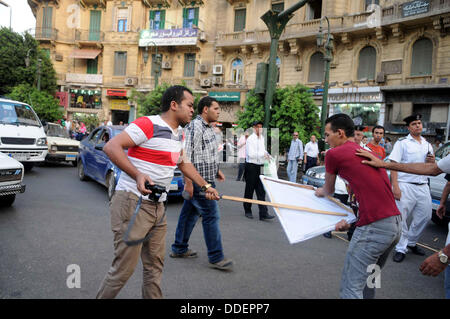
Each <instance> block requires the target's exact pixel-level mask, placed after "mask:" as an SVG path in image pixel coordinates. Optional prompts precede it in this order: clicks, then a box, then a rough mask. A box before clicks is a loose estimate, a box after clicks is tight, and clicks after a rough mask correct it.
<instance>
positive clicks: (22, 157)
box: [8, 154, 28, 162]
mask: <svg viewBox="0 0 450 319" xmlns="http://www.w3.org/2000/svg"><path fill="white" fill-rule="evenodd" d="M8 155H9V156H10V157H12V158H14V159H15V160H17V161H19V162H21V161H26V160H27V159H28V157H27V156H26V155H24V154H8Z"/></svg>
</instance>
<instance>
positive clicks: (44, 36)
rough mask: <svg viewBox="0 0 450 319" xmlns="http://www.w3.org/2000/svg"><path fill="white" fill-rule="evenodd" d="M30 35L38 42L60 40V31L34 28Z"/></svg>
mask: <svg viewBox="0 0 450 319" xmlns="http://www.w3.org/2000/svg"><path fill="white" fill-rule="evenodd" d="M30 33H31V35H32V36H33V37H34V38H35V39H36V40H38V41H55V40H56V39H57V38H58V30H57V29H54V28H34V29H31V30H30Z"/></svg>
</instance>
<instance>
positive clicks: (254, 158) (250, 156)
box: [245, 133, 267, 165]
mask: <svg viewBox="0 0 450 319" xmlns="http://www.w3.org/2000/svg"><path fill="white" fill-rule="evenodd" d="M245 146H246V148H245V153H246V162H247V163H252V164H257V165H263V164H264V155H266V154H267V152H266V146H265V144H264V137H263V136H262V135H260V136H259V138H258V136H257V135H256V134H255V133H253V134H252V135H250V136H249V137H248V139H247V143H246V145H245Z"/></svg>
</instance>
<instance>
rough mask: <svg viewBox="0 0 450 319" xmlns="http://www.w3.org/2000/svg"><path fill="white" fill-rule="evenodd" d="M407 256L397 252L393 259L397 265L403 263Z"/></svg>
mask: <svg viewBox="0 0 450 319" xmlns="http://www.w3.org/2000/svg"><path fill="white" fill-rule="evenodd" d="M405 256H406V254H404V253H401V252H398V251H396V252H395V254H394V258H392V259H393V260H394V261H395V262H396V263H401V262H402V261H403V259H405Z"/></svg>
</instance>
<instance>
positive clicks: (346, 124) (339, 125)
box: [325, 113, 355, 137]
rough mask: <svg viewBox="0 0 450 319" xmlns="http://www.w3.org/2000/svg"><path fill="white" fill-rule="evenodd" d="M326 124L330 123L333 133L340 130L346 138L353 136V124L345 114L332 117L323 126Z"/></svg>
mask: <svg viewBox="0 0 450 319" xmlns="http://www.w3.org/2000/svg"><path fill="white" fill-rule="evenodd" d="M328 123H330V125H331V130H332V131H333V132H336V131H337V130H339V129H341V130H343V131H344V132H345V136H347V137H352V136H354V135H355V124H354V123H353V121H352V119H351V118H350V116H348V115H347V114H344V113H339V114H335V115H332V116H330V117H329V118H327V119H326V121H325V124H328Z"/></svg>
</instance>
